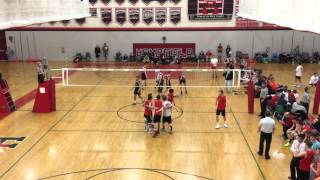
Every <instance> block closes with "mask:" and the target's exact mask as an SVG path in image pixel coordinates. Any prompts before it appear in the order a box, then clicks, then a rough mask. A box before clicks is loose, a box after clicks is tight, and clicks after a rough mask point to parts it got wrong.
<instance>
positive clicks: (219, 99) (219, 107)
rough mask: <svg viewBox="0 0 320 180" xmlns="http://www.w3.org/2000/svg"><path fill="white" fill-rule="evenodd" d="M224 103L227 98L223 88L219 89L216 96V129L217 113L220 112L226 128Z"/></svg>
mask: <svg viewBox="0 0 320 180" xmlns="http://www.w3.org/2000/svg"><path fill="white" fill-rule="evenodd" d="M226 104H227V98H226V96H224V94H223V90H220V94H219V96H218V97H217V101H216V107H217V110H216V129H219V128H220V124H219V115H220V114H221V115H222V117H223V120H224V127H225V128H228V124H227V120H226Z"/></svg>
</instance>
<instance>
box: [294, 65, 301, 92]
mask: <svg viewBox="0 0 320 180" xmlns="http://www.w3.org/2000/svg"><path fill="white" fill-rule="evenodd" d="M302 72H303V67H302V65H301V62H300V63H299V65H298V66H297V67H296V78H295V83H296V87H300V85H301V77H302ZM297 82H298V83H297Z"/></svg>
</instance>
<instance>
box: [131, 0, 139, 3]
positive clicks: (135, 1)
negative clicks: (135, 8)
mask: <svg viewBox="0 0 320 180" xmlns="http://www.w3.org/2000/svg"><path fill="white" fill-rule="evenodd" d="M129 2H130V3H131V4H136V3H137V2H138V0H129Z"/></svg>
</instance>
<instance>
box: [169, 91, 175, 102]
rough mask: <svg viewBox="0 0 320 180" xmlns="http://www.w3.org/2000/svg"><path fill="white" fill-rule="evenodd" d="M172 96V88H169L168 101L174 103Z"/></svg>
mask: <svg viewBox="0 0 320 180" xmlns="http://www.w3.org/2000/svg"><path fill="white" fill-rule="evenodd" d="M173 98H174V90H173V89H169V94H168V101H170V102H171V104H173V105H175V103H174V99H173Z"/></svg>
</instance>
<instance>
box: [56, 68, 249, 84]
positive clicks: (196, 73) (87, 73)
mask: <svg viewBox="0 0 320 180" xmlns="http://www.w3.org/2000/svg"><path fill="white" fill-rule="evenodd" d="M51 71H53V73H52V74H56V75H57V74H59V72H61V75H57V76H53V77H52V78H53V79H57V80H58V81H59V82H61V83H60V84H57V85H61V86H102V87H132V84H133V83H134V81H135V78H136V76H137V75H141V73H146V74H147V77H148V80H147V81H148V85H147V87H155V76H156V75H155V74H156V72H159V71H160V73H161V74H162V76H163V80H164V81H165V80H166V78H168V76H170V77H169V78H170V79H171V87H172V88H174V87H181V85H180V84H179V78H180V76H181V75H184V76H185V77H186V81H187V83H186V87H191V88H210V87H215V88H225V87H227V86H226V83H225V78H224V77H223V73H225V72H227V71H230V72H232V73H233V79H232V86H231V87H233V88H239V87H242V86H245V84H246V82H248V81H249V80H250V79H251V75H252V74H253V71H252V70H243V69H142V68H141V69H130V68H126V69H117V68H62V69H51ZM216 74H217V75H218V78H217V79H216V78H214V77H213V76H215V75H216ZM164 86H165V83H164ZM229 87H230V86H229Z"/></svg>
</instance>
